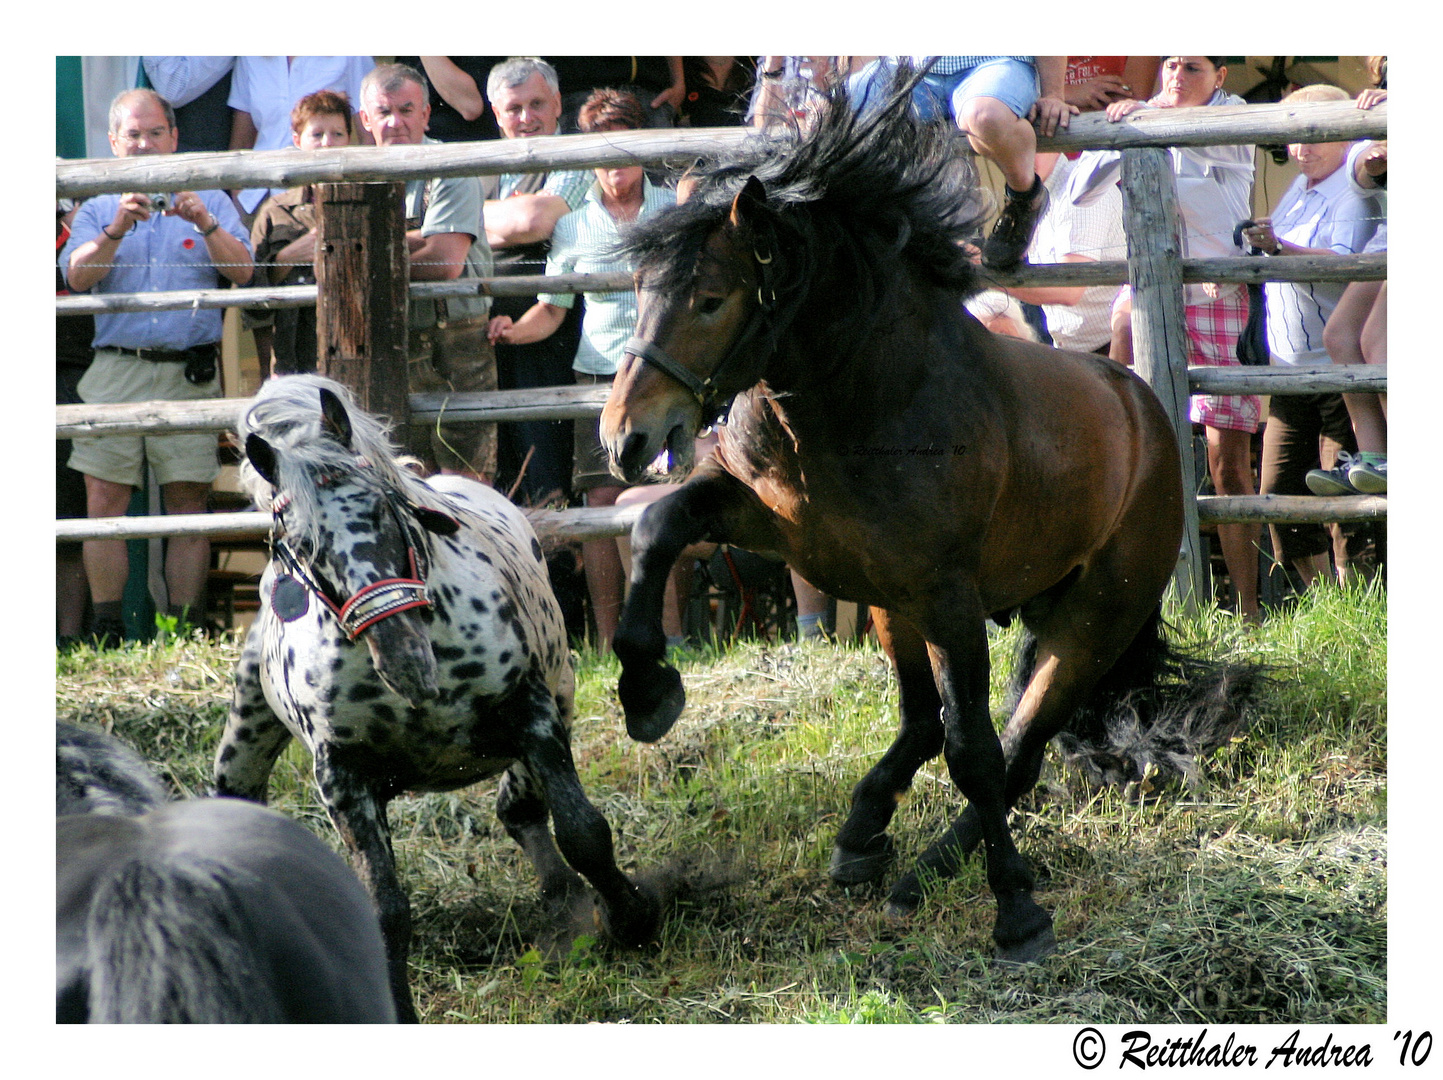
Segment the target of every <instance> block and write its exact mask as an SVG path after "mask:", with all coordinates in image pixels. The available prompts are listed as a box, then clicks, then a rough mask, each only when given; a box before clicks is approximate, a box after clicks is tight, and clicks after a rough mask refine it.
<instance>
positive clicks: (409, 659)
mask: <svg viewBox="0 0 1443 1080" xmlns="http://www.w3.org/2000/svg"><path fill="white" fill-rule="evenodd" d="M420 623H421V619H420V617H419V616H417V615H413V614H411V613H409V612H407V613H405V614H403V615H394V616H392V617H391V618H389V619H383V620H382V621H380V622H378V623H376V624H375V625H373V626H371V627H370V628H369V629H367V630H366V631H365V633H364V634H363V635H362V637H364V638H365V641H366V648H367V649H368V650H369V651H370V654H371V663H372V664H373V665H374V666H375V668H376V674H377V675H379V676H380V677H381V681H382V682H383V683H385V684H386V685H387V686H388V687H389V688H390V689H391V690H392V691H393V692H395V694H396V695H397V696H399V697H401V698H402V699H404V700H405V702H406V703H407V704H408V705H411V706H416V705H419V704H420V703H421V702H423V701H431V700H433V699H434V698H435V697H436V696H437V693H438V692H439V691H438V689H437V685H436V654H435V653H434V652H432V651H431V638H430V635H428V634H427V633H426V632H425V627H424V625H415V624H420Z"/></svg>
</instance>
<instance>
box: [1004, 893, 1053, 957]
mask: <svg viewBox="0 0 1443 1080" xmlns="http://www.w3.org/2000/svg"><path fill="white" fill-rule="evenodd" d="M1009 914H1011V915H1013V916H1014V919H1015V924H1014V925H1013V926H1012V928H1011V933H1009V934H1008V935H1007V938H1006V939H1005V940H1004V939H1003V938H1002V937H999V936H998V935H997V933H996V932H994V933H993V935H992V938H993V941H995V942H996V944H997V954H996V955H997V961H998V963H1000V964H1031V963H1035V962H1036V961H1038V960H1041V959H1042V958H1043V957H1044V956H1046V955H1047V954H1048V953H1050V952H1053V951H1054V950H1055V949H1056V948H1057V936H1056V935H1055V934H1054V933H1053V932H1052V916H1051V915H1049V914H1047V912H1046V911H1045V910H1044V909H1043V908H1042V907H1041V906H1040V905H1038V904H1036V903H1034V902H1033V901H1032V899H1031V897H1024V898H1022V899H1021V900H1020V901H1019V903H1018V905H1017V907H1009ZM1008 921H1011V920H1008Z"/></svg>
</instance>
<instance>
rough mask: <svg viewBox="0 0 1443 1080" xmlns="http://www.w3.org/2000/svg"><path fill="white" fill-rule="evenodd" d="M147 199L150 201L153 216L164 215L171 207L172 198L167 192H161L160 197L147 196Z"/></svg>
mask: <svg viewBox="0 0 1443 1080" xmlns="http://www.w3.org/2000/svg"><path fill="white" fill-rule="evenodd" d="M146 198H147V199H149V200H150V212H151V213H152V214H163V213H165V212H166V211H167V210H169V209H170V207H171V198H170V196H169V195H167V194H165V192H161V193H159V194H158V195H147V196H146Z"/></svg>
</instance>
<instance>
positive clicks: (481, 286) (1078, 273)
mask: <svg viewBox="0 0 1443 1080" xmlns="http://www.w3.org/2000/svg"><path fill="white" fill-rule="evenodd" d="M978 276H979V278H981V280H982V281H983V282H984V283H985V284H987V285H995V286H998V287H1010V286H1025V285H1034V286H1047V285H1083V286H1092V285H1120V284H1122V283H1123V282H1125V281H1126V280H1127V263H1126V262H1124V261H1122V260H1112V261H1108V262H1093V263H1024V264H1023V265H1022V266H1021V267H1020V268H1019V269H1017V270H1014V271H1011V272H1008V273H1001V272H998V271H994V270H987V269H984V268H979V270H978ZM1182 277H1183V280H1184V281H1196V282H1201V281H1217V282H1236V283H1238V284H1243V285H1257V284H1260V283H1261V282H1264V281H1384V280H1386V279H1387V277H1388V256H1387V253H1386V252H1384V253H1380V254H1374V255H1300V256H1296V257H1288V258H1283V259H1249V258H1236V259H1184V260H1182ZM632 286H633V281H632V276H631V275H630V274H628V273H624V272H621V273H610V274H557V275H554V276H548V275H546V274H528V275H526V276H524V277H519V276H518V277H501V278H476V279H474V280H470V281H427V282H413V283H412V284H411V287H410V290H409V291H410V295H411V296H413V297H418V298H419V297H428V296H429V297H438V296H475V295H477V294H480V295H482V296H534V295H535V294H536V293H539V292H555V293H582V292H626V291H628V290H629V289H631V288H632ZM315 303H316V286H314V285H274V286H271V287H269V288H249V289H196V290H180V291H176V292H151V293H110V294H105V295H94V296H61V297H57V298H56V300H55V313H56V314H57V315H99V314H102V313H105V312H118V311H185V310H188V309H190V308H231V307H244V308H292V307H314V306H315Z"/></svg>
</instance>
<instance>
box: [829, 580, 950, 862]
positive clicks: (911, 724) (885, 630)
mask: <svg viewBox="0 0 1443 1080" xmlns="http://www.w3.org/2000/svg"><path fill="white" fill-rule="evenodd" d="M872 615H873V622H874V625H875V626H876V628H877V637H878V638H879V640H880V641H881V643H882V648H883V649H885V650H886V651H887V655H888V656H889V657H891V660H892V664H893V665H894V666H895V667H896V669H897V685H898V688H899V691H900V693H899V699H900V700H899V708H898V712H899V714H900V717H901V725H900V727H899V729H898V731H897V738H896V740H895V741H894V742H893V743H892V745H891V747H890V748H889V749H888V750H887V752H886V753H885V754H884V755H882V759H881V760H880V761H878V762H877V764H876V765H874V766H872V769H871V771H869V772H868V773H867V775H866V776H864V777H863V778H862V779H861V780H860V781H859V782H858V783H857V786H856V787H855V788H854V789H853V790H852V810H851V813H850V814H848V815H847V820H846V823H845V824H844V825H843V826H842V828H841V831H839V832H838V833H837V842H836V846H835V847H834V848H833V849H832V862H831V866H830V867H829V869H828V872H829V873H830V874H831V876H832V880H833V881H835V882H837V883H838V884H840V885H858V884H861V883H863V882H867V881H873V880H875V879H876V878H877V877H879V876H880V875H881V874H882V873H883V871H885V870H886V868H887V865H888V864H889V863H890V862H891V859H892V842H891V839H890V838H889V837H888V836H887V832H886V830H887V825H888V823H889V822H890V821H891V820H892V815H893V814H894V813H895V812H896V810H897V805H898V803H899V802H901V800H902V797H903V796H904V795H905V794H906V792H907V790H908V789H909V788H910V787H911V786H912V777H913V776H915V775H916V773H917V770H918V769H919V768H920V767H921V766H922V763H923V762H925V761H928V760H930V759H931V758H934V757H936V756H937V755H938V754H940V753H941V752H942V741H943V734H942V699H941V697H940V696H939V695H938V693H937V684H936V682H935V680H934V678H933V675H932V664H931V661H930V660H929V659H928V658H927V643H926V642H925V641H923V640H922V635H921V634H919V633H918V632H917V631H916V629H915V628H914V627H913V626H912V625H911V624H910V623H908V622H906V621H904V620H902V619H899V618H897V617H896V616H895V615H893V614H892V613H890V612H886V611H882V610H881V609H879V608H874V609H873V612H872Z"/></svg>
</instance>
